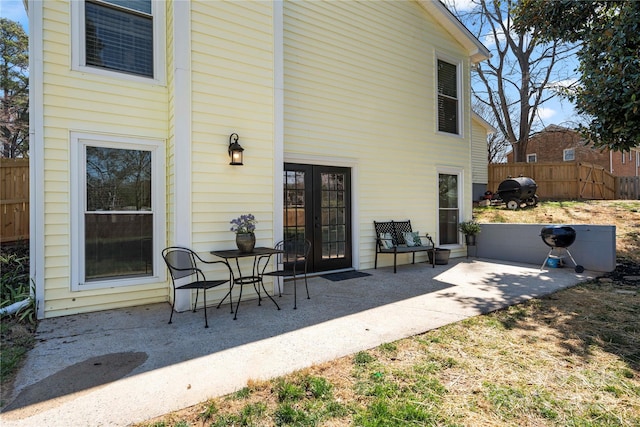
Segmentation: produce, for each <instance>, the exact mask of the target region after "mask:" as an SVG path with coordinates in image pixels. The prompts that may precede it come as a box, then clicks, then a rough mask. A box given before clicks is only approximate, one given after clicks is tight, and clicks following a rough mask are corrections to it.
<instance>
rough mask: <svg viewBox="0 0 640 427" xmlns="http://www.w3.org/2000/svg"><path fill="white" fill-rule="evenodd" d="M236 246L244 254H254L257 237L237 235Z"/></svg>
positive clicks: (243, 234) (248, 234)
mask: <svg viewBox="0 0 640 427" xmlns="http://www.w3.org/2000/svg"><path fill="white" fill-rule="evenodd" d="M236 246H238V250H239V251H240V252H242V253H250V252H253V248H254V247H255V246H256V235H255V234H253V233H238V234H236Z"/></svg>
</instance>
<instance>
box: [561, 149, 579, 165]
mask: <svg viewBox="0 0 640 427" xmlns="http://www.w3.org/2000/svg"><path fill="white" fill-rule="evenodd" d="M575 159H576V150H575V149H574V148H565V149H564V150H562V161H564V162H572V161H574V160H575Z"/></svg>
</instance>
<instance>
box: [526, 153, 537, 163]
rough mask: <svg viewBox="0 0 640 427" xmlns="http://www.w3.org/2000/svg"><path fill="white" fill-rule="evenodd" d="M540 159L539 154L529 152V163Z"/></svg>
mask: <svg viewBox="0 0 640 427" xmlns="http://www.w3.org/2000/svg"><path fill="white" fill-rule="evenodd" d="M537 161H538V155H537V154H535V153H533V154H527V163H535V162H537Z"/></svg>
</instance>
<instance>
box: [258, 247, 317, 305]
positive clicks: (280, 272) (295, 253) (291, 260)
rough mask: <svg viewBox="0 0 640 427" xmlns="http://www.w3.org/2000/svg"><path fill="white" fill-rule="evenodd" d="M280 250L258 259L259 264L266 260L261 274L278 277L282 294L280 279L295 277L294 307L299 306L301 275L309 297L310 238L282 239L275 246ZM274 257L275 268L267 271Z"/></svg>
mask: <svg viewBox="0 0 640 427" xmlns="http://www.w3.org/2000/svg"><path fill="white" fill-rule="evenodd" d="M274 249H277V250H278V251H281V252H278V253H276V254H275V255H272V256H263V257H261V258H260V259H259V260H258V265H260V264H261V263H262V262H264V265H263V266H262V270H261V276H262V277H264V276H273V277H277V278H278V279H277V280H278V290H279V294H280V296H282V286H281V285H280V279H281V278H282V279H284V278H285V277H293V308H294V309H297V308H298V294H297V289H298V286H297V281H296V279H297V278H298V277H300V276H303V277H304V287H305V289H306V290H307V299H310V297H309V286H308V284H307V260H308V258H309V253H310V252H311V242H310V241H309V240H302V239H298V240H281V241H279V242H278V243H276V245H275V246H274ZM272 257H273V258H274V262H275V270H273V271H266V270H267V267H268V266H269V264H270V262H269V261H270V260H271V258H272Z"/></svg>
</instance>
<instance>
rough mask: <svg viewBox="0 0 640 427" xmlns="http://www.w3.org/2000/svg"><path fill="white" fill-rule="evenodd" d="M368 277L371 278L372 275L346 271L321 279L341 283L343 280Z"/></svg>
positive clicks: (324, 276) (326, 275)
mask: <svg viewBox="0 0 640 427" xmlns="http://www.w3.org/2000/svg"><path fill="white" fill-rule="evenodd" d="M367 276H371V274H369V273H363V272H361V271H344V272H342V273H331V274H325V275H323V276H320V277H322V278H323V279H328V280H331V281H332V282H339V281H341V280H349V279H357V278H358V277H367Z"/></svg>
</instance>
